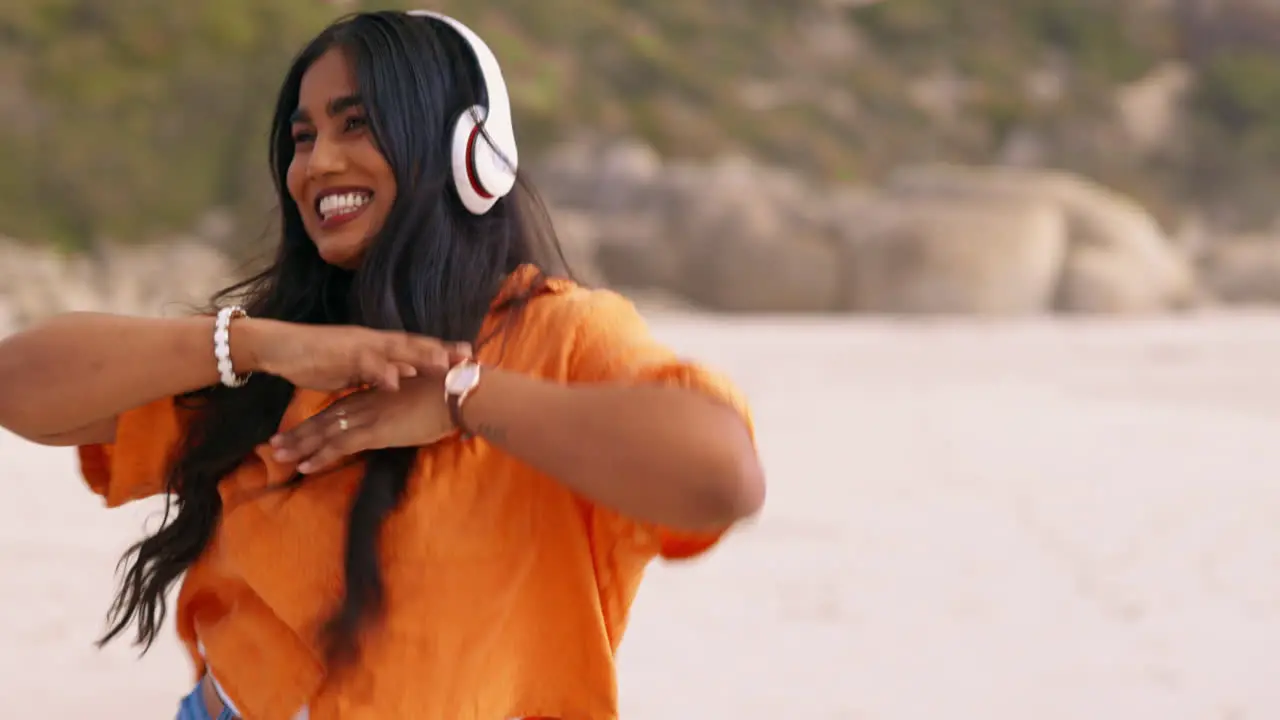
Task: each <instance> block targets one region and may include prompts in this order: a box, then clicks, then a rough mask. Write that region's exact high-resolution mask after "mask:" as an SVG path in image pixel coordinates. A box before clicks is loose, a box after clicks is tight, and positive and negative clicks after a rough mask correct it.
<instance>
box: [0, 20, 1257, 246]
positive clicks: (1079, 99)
mask: <svg viewBox="0 0 1280 720" xmlns="http://www.w3.org/2000/svg"><path fill="white" fill-rule="evenodd" d="M416 4H417V3H403V2H378V3H369V2H346V3H336V2H323V1H322V0H218V2H194V3H185V2H162V1H161V0H24V1H23V2H17V3H5V4H3V6H0V159H2V162H0V234H9V235H14V236H18V237H25V238H31V239H36V240H40V241H47V242H54V243H58V244H61V245H64V246H67V247H83V246H84V245H85V244H87V243H88V242H90V241H91V240H92V239H94V238H97V237H104V236H105V237H114V238H118V239H123V240H129V239H141V238H146V237H151V236H154V235H156V234H158V233H165V232H176V231H181V230H184V229H187V228H190V227H191V225H192V223H193V222H194V221H195V220H196V218H198V217H199V216H200V215H201V214H202V213H204V212H205V211H207V210H208V209H209V208H212V207H215V206H221V207H230V208H233V209H235V210H236V211H237V213H238V215H239V217H241V218H242V219H244V220H246V225H245V233H246V236H252V235H254V234H256V232H257V231H258V230H260V228H261V225H262V224H263V222H264V219H265V217H266V215H265V212H266V211H267V210H268V209H269V203H270V199H269V193H268V185H267V183H266V178H265V174H266V171H265V169H266V162H265V157H266V142H265V131H266V121H267V118H268V113H269V111H270V104H271V103H270V98H271V96H272V94H273V93H274V92H275V89H276V84H277V83H278V81H279V78H280V75H281V73H282V71H283V69H284V67H285V65H286V64H287V62H288V60H289V58H290V57H291V55H292V54H293V53H294V52H295V51H296V50H297V49H298V48H299V47H300V46H301V44H302V43H303V42H304V41H305V40H306V39H307V38H308V37H309V36H310V35H311V34H312V33H314V32H315V31H316V30H317V29H319V28H320V27H321V26H322V25H323V24H324V23H325V22H327V21H328V20H329V19H331V18H333V17H336V16H337V15H339V14H340V13H342V12H344V11H345V10H346V9H354V8H356V7H374V6H376V7H388V6H390V7H396V6H398V7H404V8H407V7H411V6H413V5H416ZM1198 4H1199V3H1197V2H1196V0H1191V1H1190V2H1188V0H1181V1H1180V2H1177V3H1174V4H1173V5H1174V9H1179V8H1180V9H1181V10H1183V11H1185V10H1186V9H1187V8H1189V7H1190V8H1193V9H1194V7H1195V6H1198ZM337 5H341V6H342V7H341V8H339V7H335V6H337ZM431 5H432V6H433V7H435V8H438V9H440V10H443V11H446V12H451V13H454V14H456V15H458V16H459V17H462V18H463V19H465V20H467V21H468V22H470V23H473V24H474V25H476V26H477V27H478V28H479V29H480V30H481V32H482V33H484V34H485V35H486V37H487V38H488V39H489V41H490V42H491V43H492V44H493V45H494V47H495V50H496V51H497V52H498V54H499V56H500V57H501V58H502V59H503V61H504V63H505V66H506V69H507V73H508V75H509V81H510V83H511V85H512V90H513V95H514V98H515V102H516V105H517V114H518V122H519V126H520V133H521V136H522V139H523V140H524V142H525V145H526V147H528V148H529V155H530V156H531V157H536V155H537V153H538V152H539V151H540V150H544V149H546V148H547V147H549V146H550V145H551V144H553V143H555V142H557V141H560V140H565V139H571V138H572V137H574V136H576V135H580V134H593V135H636V136H640V137H642V138H645V139H647V140H649V141H650V142H652V143H653V144H654V145H656V146H657V147H658V148H659V149H660V150H662V151H663V152H664V153H667V154H670V155H674V156H684V157H707V156H710V155H714V154H717V153H723V152H745V153H748V154H750V155H753V156H755V157H758V158H760V159H762V160H764V161H767V162H773V163H780V164H784V165H788V166H791V167H795V168H797V169H800V170H802V171H804V172H807V173H810V174H813V175H815V176H819V177H823V178H828V179H836V180H851V181H874V180H875V179H876V178H877V177H879V176H880V175H881V174H883V173H884V172H886V171H888V170H889V169H891V168H892V167H893V166H894V165H896V164H899V163H902V162H909V161H917V160H958V161H964V162H995V161H1001V160H1002V159H1007V157H1008V156H1009V155H1010V154H1011V153H1013V154H1016V153H1014V150H1016V148H1017V147H1020V145H1019V143H1022V145H1021V146H1028V143H1030V145H1029V147H1032V148H1033V150H1032V151H1031V153H1032V160H1033V161H1035V162H1041V163H1044V164H1048V165H1054V166H1058V167H1065V168H1069V169H1074V170H1078V171H1081V172H1084V173H1087V174H1089V175H1091V176H1093V177H1096V178H1099V179H1101V180H1103V181H1104V182H1108V183H1111V184H1113V185H1116V186H1118V187H1121V188H1122V189H1125V190H1127V191H1129V192H1132V193H1134V194H1135V195H1137V196H1138V197H1140V198H1142V199H1143V200H1145V201H1147V202H1148V203H1150V204H1151V205H1152V206H1153V207H1155V208H1157V209H1158V210H1162V211H1170V215H1171V214H1172V212H1171V211H1172V209H1174V208H1178V207H1181V206H1184V205H1186V204H1189V203H1190V204H1201V205H1204V206H1206V207H1208V208H1209V209H1211V210H1213V211H1214V212H1215V213H1217V214H1219V215H1224V216H1227V217H1233V218H1237V217H1238V218H1239V219H1240V222H1255V223H1256V222H1264V221H1265V222H1269V221H1270V220H1271V217H1270V215H1269V213H1271V212H1272V209H1271V207H1270V204H1271V203H1270V198H1271V197H1272V196H1273V195H1274V192H1275V190H1276V189H1277V186H1280V183H1277V182H1276V180H1275V179H1273V178H1272V174H1273V170H1272V168H1274V167H1275V166H1276V161H1277V160H1280V63H1277V62H1276V61H1277V59H1280V51H1276V50H1274V49H1268V48H1275V47H1276V43H1275V42H1267V41H1266V37H1268V36H1265V34H1264V36H1263V41H1259V40H1258V39H1257V38H1258V37H1259V36H1258V34H1257V33H1256V32H1255V33H1254V34H1253V35H1249V34H1248V33H1246V34H1245V35H1244V36H1243V39H1241V37H1239V35H1240V34H1239V33H1238V32H1237V33H1235V34H1234V35H1233V34H1232V33H1230V32H1227V33H1221V32H1220V33H1217V34H1215V33H1214V29H1215V28H1217V27H1218V25H1215V22H1216V20H1215V19H1214V17H1216V16H1213V17H1211V16H1204V17H1206V18H1208V19H1207V20H1204V19H1202V20H1201V21H1198V22H1199V24H1190V23H1189V21H1188V20H1187V18H1186V16H1185V12H1184V13H1183V14H1182V15H1179V14H1178V13H1176V12H1174V9H1164V8H1163V7H1162V6H1160V5H1159V4H1149V3H1137V2H1134V3H1120V2H1115V1H1114V0H972V1H970V2H946V1H943V0H887V1H885V2H880V3H876V4H871V5H868V6H861V5H860V4H859V3H854V2H845V3H839V2H835V1H834V0H790V1H789V2H779V1H778V0H702V1H700V2H670V1H669V0H629V1H624V0H538V1H537V2H532V1H525V0H437V1H436V2H434V3H431ZM1235 5H1246V6H1250V7H1251V8H1252V6H1254V5H1259V6H1260V5H1261V0H1253V2H1247V1H1246V0H1238V2H1236V3H1235ZM1255 10H1256V8H1254V10H1251V12H1254V11H1255ZM1235 17H1237V18H1238V17H1239V15H1238V14H1236V15H1235ZM1249 17H1250V18H1251V21H1250V24H1251V27H1253V28H1254V29H1256V28H1257V27H1269V26H1268V25H1267V23H1271V24H1272V25H1274V26H1275V27H1277V28H1280V21H1278V20H1276V19H1274V18H1272V17H1270V16H1269V15H1267V14H1266V13H1263V12H1262V11H1261V10H1256V12H1255V14H1254V15H1250V16H1249ZM1237 24H1238V23H1237ZM1204 38H1209V39H1208V40H1204ZM1223 38H1225V39H1223ZM1190 40H1196V41H1197V42H1196V43H1194V45H1195V47H1196V49H1195V52H1194V53H1192V52H1191V51H1190V50H1188V48H1189V47H1191V45H1192V44H1193V43H1191V42H1190ZM1201 40H1204V41H1203V42H1199V41H1201ZM1169 60H1176V61H1180V62H1184V63H1186V64H1187V66H1188V67H1189V68H1190V69H1191V70H1192V72H1193V73H1194V77H1195V78H1196V80H1195V83H1194V85H1193V90H1192V91H1191V94H1190V96H1189V98H1188V99H1187V101H1186V102H1185V103H1184V106H1185V111H1184V112H1183V117H1182V122H1181V123H1180V124H1179V125H1178V128H1177V133H1176V137H1175V138H1174V141H1173V142H1170V143H1167V144H1166V145H1164V146H1161V147H1158V148H1155V149H1153V150H1147V151H1144V152H1136V151H1135V150H1134V148H1133V143H1132V141H1131V140H1130V139H1129V138H1128V137H1127V136H1126V135H1125V134H1124V133H1123V132H1122V130H1121V129H1120V127H1119V125H1120V123H1119V121H1118V119H1117V114H1116V110H1115V98H1116V92H1117V90H1118V88H1120V87H1121V86H1123V85H1124V84H1125V83H1129V82H1132V81H1134V80H1137V79H1139V78H1142V77H1144V76H1146V75H1147V73H1149V72H1150V71H1152V70H1153V69H1155V68H1157V67H1159V66H1160V65H1161V63H1164V62H1166V61H1169ZM1046 88H1047V89H1046Z"/></svg>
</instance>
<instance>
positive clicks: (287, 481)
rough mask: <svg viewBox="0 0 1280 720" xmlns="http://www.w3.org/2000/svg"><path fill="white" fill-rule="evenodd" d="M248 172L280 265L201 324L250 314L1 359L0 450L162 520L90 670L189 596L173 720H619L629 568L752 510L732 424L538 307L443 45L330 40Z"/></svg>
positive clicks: (504, 192) (611, 305) (394, 23)
mask: <svg viewBox="0 0 1280 720" xmlns="http://www.w3.org/2000/svg"><path fill="white" fill-rule="evenodd" d="M472 108H476V109H474V110H472ZM486 114H487V120H486V121H485V122H484V123H482V124H480V125H477V124H476V123H475V122H474V120H475V119H477V118H479V117H484V116H486ZM271 160H272V170H273V173H274V177H275V180H276V186H277V190H278V193H279V196H280V206H281V214H282V222H283V238H282V242H281V245H280V249H279V252H278V254H277V256H276V260H275V263H274V264H273V265H272V266H271V267H270V268H269V269H268V270H266V271H265V272H263V273H262V274H260V275H258V276H257V277H255V278H253V279H251V280H249V281H246V282H245V283H242V284H240V285H237V286H234V287H232V288H230V289H228V290H227V291H224V292H223V293H222V294H221V295H220V296H219V298H218V299H217V300H218V302H222V301H225V300H227V299H229V298H233V297H240V298H243V310H240V309H239V308H238V307H232V306H228V307H225V308H223V309H222V310H221V311H220V312H218V313H217V316H216V318H215V317H207V316H204V317H193V318H184V319H141V318H127V317H117V316H109V315H100V314H72V315H66V316H62V317H58V318H55V319H53V320H51V321H49V322H46V323H44V324H43V325H41V326H39V327H36V328H33V329H31V330H29V331H27V332H25V333H22V334H19V335H16V336H13V337H11V338H10V339H8V340H6V341H5V342H3V343H2V344H0V385H2V386H0V425H3V426H4V427H6V428H8V429H10V430H12V431H14V432H16V433H17V434H19V435H22V436H24V437H26V438H29V439H31V440H33V441H35V442H38V443H44V444H47V445H63V446H70V445H75V446H79V453H80V458H81V468H82V470H83V473H84V475H85V478H86V480H87V482H88V484H89V485H90V487H91V488H92V489H93V490H94V491H96V492H98V493H100V494H101V495H102V496H103V497H104V498H105V501H106V503H107V505H108V506H118V505H121V504H123V503H126V502H129V501H131V500H134V499H137V498H142V497H147V496H154V495H157V494H164V495H165V497H166V498H167V501H168V502H170V503H171V504H172V507H173V508H175V509H176V513H173V514H172V517H170V514H171V513H168V512H166V520H167V522H166V523H164V524H163V526H162V527H161V529H159V530H158V531H157V532H156V533H155V534H153V535H151V536H149V537H147V538H146V539H144V540H142V541H141V542H139V543H138V544H137V545H135V546H134V547H133V548H131V549H130V550H129V552H128V553H127V554H126V556H125V558H124V563H125V565H126V570H125V572H124V574H123V581H122V583H121V587H120V590H119V593H118V595H117V597H116V598H115V602H114V605H113V606H112V611H111V614H110V621H111V622H110V629H109V631H108V632H107V633H106V635H105V637H104V638H103V640H102V642H104V643H105V642H107V641H109V640H111V639H112V638H114V637H116V636H118V635H119V634H121V633H123V632H125V631H126V630H127V629H129V628H130V627H131V626H132V627H133V628H134V632H135V633H136V641H137V643H139V644H141V645H142V646H143V647H144V648H145V647H147V646H149V645H150V643H151V642H152V641H153V640H154V639H155V637H156V633H157V631H158V629H159V627H160V625H161V623H162V621H163V618H164V616H165V594H166V591H167V590H168V589H169V588H170V587H171V586H172V585H173V584H174V583H175V582H176V581H177V580H178V578H179V577H180V576H182V575H184V574H185V578H184V580H183V582H182V588H181V591H180V593H179V597H178V601H177V627H178V632H179V634H180V636H181V638H182V640H183V641H184V643H185V644H186V647H187V649H188V650H189V652H190V653H191V657H192V659H193V661H194V663H195V665H196V670H197V673H196V676H197V677H198V678H199V683H198V685H197V687H196V688H195V690H193V691H192V693H191V695H190V696H189V697H188V698H186V699H185V700H184V701H183V703H182V707H181V711H180V717H183V718H205V717H209V718H212V717H235V716H236V715H237V714H239V715H242V716H243V717H247V718H254V719H257V718H262V719H264V720H274V719H276V718H281V719H283V718H293V717H302V716H306V715H308V714H309V716H310V717H311V718H314V719H315V720H322V719H327V718H378V719H379V720H384V719H386V718H427V719H437V718H438V719H440V720H463V719H468V718H476V719H484V720H504V719H507V718H543V717H545V718H574V719H578V718H583V719H585V718H592V719H603V718H614V717H616V716H617V708H616V694H615V672H614V664H613V654H614V652H615V651H616V649H617V647H618V643H619V641H620V638H621V634H622V631H623V629H624V627H625V625H626V618H627V614H628V610H629V607H630V604H631V602H632V599H633V598H634V596H635V593H636V590H637V587H638V584H639V582H640V577H641V574H642V572H643V570H644V567H645V566H646V564H647V563H648V562H650V561H651V560H652V559H653V558H654V557H657V556H663V557H667V558H679V557H689V556H693V555H696V554H698V553H701V552H703V551H705V550H706V549H708V548H709V547H711V545H712V544H714V543H715V542H716V540H717V538H719V537H720V536H721V535H722V534H723V533H724V532H725V530H726V529H728V528H729V527H730V526H732V525H733V524H734V523H735V522H736V521H737V520H739V519H741V518H743V517H745V516H748V515H751V514H753V513H755V512H756V511H757V510H758V508H759V507H760V505H761V503H762V501H763V493H764V490H763V487H764V485H763V477H762V472H761V469H760V465H759V462H758V460H757V456H756V453H755V450H754V446H753V441H752V436H751V432H752V431H751V427H750V420H749V417H748V413H747V411H746V409H745V405H744V403H743V401H742V399H741V397H740V395H739V394H738V393H737V392H736V391H735V390H734V389H733V388H732V387H731V386H730V385H729V384H728V383H727V382H726V381H724V380H723V379H721V378H719V377H717V376H716V375H714V374H712V373H710V372H708V371H707V370H705V369H702V368H700V367H698V366H696V365H693V364H689V363H686V362H681V361H678V360H677V359H676V358H675V357H673V355H672V354H671V353H670V351H668V350H667V349H666V348H664V347H662V346H661V345H659V344H657V343H656V342H655V341H654V340H653V339H652V338H651V337H650V336H649V335H648V333H647V332H646V330H645V327H644V325H643V323H642V321H641V320H640V318H639V316H638V315H637V313H636V312H635V310H634V308H633V307H632V306H631V305H630V304H628V303H627V302H626V301H625V300H623V299H622V298H621V297H620V296H618V295H616V294H613V293H611V292H607V291H601V290H587V289H584V288H581V287H579V286H577V285H575V284H574V283H573V282H572V281H570V280H568V279H564V278H558V277H554V276H552V274H551V266H550V260H549V259H548V258H550V257H554V256H556V254H557V252H558V251H557V250H556V246H555V243H554V240H552V237H553V236H552V234H551V233H550V230H549V226H548V224H547V223H546V221H545V218H544V217H543V216H542V215H541V214H539V213H538V212H537V208H538V205H537V204H536V202H534V201H533V199H532V195H531V194H530V193H529V192H528V191H527V190H526V189H525V186H524V185H523V184H520V183H516V182H515V178H516V174H515V169H514V166H515V162H516V149H515V145H514V135H513V133H512V131H511V128H510V111H509V105H508V100H507V96H506V90H505V87H504V86H503V84H502V79H501V75H500V72H499V71H498V69H497V64H496V61H494V60H493V58H492V56H491V55H490V54H489V51H488V50H487V48H485V47H484V44H483V42H481V41H480V40H479V38H477V37H475V36H474V35H473V34H471V33H470V31H469V30H467V29H466V28H465V27H463V26H462V25H460V24H458V23H457V22H456V21H453V20H450V19H448V18H444V17H441V16H434V15H430V14H402V13H393V12H384V13H369V14H360V15H356V16H353V17H351V18H348V19H345V20H342V21H340V22H338V23H336V24H335V25H333V26H331V27H330V28H328V29H327V30H325V31H324V32H323V33H321V35H320V36H319V37H317V38H316V39H315V40H314V41H313V42H312V43H311V44H310V45H309V46H308V47H307V48H306V49H305V50H304V51H303V52H302V53H301V55H300V56H299V57H298V59H297V60H296V62H295V64H294V66H293V68H292V69H291V70H290V71H289V74H288V76H287V77H286V79H285V82H284V85H283V88H282V90H281V92H280V97H279V102H278V104H277V107H276V114H275V123H274V128H273V130H272V146H271ZM473 347H474V352H473V350H472V348H473Z"/></svg>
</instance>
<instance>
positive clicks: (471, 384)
mask: <svg viewBox="0 0 1280 720" xmlns="http://www.w3.org/2000/svg"><path fill="white" fill-rule="evenodd" d="M479 384H480V364H479V363H477V362H476V361H475V360H469V359H468V360H463V361H462V362H460V363H458V364H457V365H454V366H453V367H451V368H449V372H447V373H445V376H444V400H445V403H446V404H447V405H448V406H449V419H450V420H452V421H453V426H454V427H456V428H457V429H458V431H459V432H460V433H462V437H463V439H464V440H465V439H468V438H470V437H471V436H472V435H473V433H472V432H471V431H470V430H468V429H467V427H466V425H465V424H463V422H462V404H463V403H465V402H466V401H467V397H468V396H470V395H471V393H472V391H474V390H475V389H476V387H477V386H478V385H479Z"/></svg>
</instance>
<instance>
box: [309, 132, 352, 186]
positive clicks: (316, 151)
mask: <svg viewBox="0 0 1280 720" xmlns="http://www.w3.org/2000/svg"><path fill="white" fill-rule="evenodd" d="M345 169H346V157H345V156H344V154H343V152H342V147H341V146H340V145H339V144H338V143H335V142H333V141H331V140H326V139H325V138H324V137H319V138H316V141H315V145H313V146H312V148H311V158H310V160H309V161H308V163H307V174H308V175H309V176H310V177H319V176H322V175H333V174H335V173H340V172H342V171H343V170H345Z"/></svg>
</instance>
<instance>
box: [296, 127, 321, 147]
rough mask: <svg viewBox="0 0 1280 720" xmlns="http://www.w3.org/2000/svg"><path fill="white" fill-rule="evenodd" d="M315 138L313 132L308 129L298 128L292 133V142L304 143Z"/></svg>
mask: <svg viewBox="0 0 1280 720" xmlns="http://www.w3.org/2000/svg"><path fill="white" fill-rule="evenodd" d="M315 138H316V135H315V133H313V132H311V131H310V130H298V131H297V132H295V133H294V134H293V144H294V145H304V144H306V143H309V142H311V141H312V140H315Z"/></svg>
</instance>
